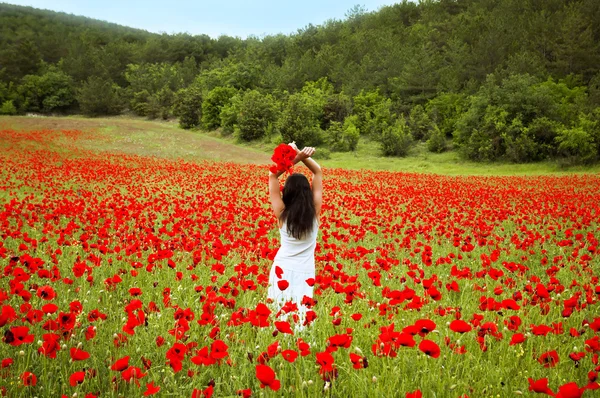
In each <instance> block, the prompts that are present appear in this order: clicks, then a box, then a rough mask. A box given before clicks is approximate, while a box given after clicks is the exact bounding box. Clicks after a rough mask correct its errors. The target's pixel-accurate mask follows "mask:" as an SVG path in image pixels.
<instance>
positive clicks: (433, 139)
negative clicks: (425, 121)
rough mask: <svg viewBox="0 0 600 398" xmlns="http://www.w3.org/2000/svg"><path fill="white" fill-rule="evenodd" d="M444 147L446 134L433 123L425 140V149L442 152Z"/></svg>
mask: <svg viewBox="0 0 600 398" xmlns="http://www.w3.org/2000/svg"><path fill="white" fill-rule="evenodd" d="M446 148H447V144H446V136H445V135H444V133H442V130H440V128H439V127H438V126H437V124H434V125H433V131H432V133H431V135H430V137H429V139H428V140H427V149H428V150H429V152H436V153H442V152H444V151H445V150H446Z"/></svg>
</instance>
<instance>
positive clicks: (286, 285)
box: [277, 279, 290, 291]
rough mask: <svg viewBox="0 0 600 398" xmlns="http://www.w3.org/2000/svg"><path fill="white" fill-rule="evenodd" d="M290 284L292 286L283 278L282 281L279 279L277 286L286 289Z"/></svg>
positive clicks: (282, 289)
mask: <svg viewBox="0 0 600 398" xmlns="http://www.w3.org/2000/svg"><path fill="white" fill-rule="evenodd" d="M288 286H290V283H289V282H288V281H286V280H285V279H282V280H280V281H277V287H278V288H279V290H281V291H284V290H285V289H287V288H288Z"/></svg>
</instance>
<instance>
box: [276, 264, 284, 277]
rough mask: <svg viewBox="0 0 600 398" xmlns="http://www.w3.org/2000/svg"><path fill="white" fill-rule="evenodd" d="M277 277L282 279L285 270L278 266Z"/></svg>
mask: <svg viewBox="0 0 600 398" xmlns="http://www.w3.org/2000/svg"><path fill="white" fill-rule="evenodd" d="M275 275H276V276H277V279H281V276H282V275H283V270H282V269H281V267H279V266H278V265H276V266H275Z"/></svg>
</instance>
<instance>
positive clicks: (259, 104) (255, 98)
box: [234, 90, 277, 141]
mask: <svg viewBox="0 0 600 398" xmlns="http://www.w3.org/2000/svg"><path fill="white" fill-rule="evenodd" d="M276 120H277V112H276V107H275V100H274V99H273V97H272V96H271V95H270V94H266V95H263V94H261V93H260V92H259V91H257V90H248V91H246V92H244V94H243V95H242V97H241V101H240V104H239V113H238V115H237V122H236V125H235V130H234V131H235V134H236V135H237V137H238V138H240V139H241V140H244V141H251V140H255V139H257V138H261V137H264V136H265V135H266V134H267V130H268V129H269V128H272V126H273V125H274V123H275V121H276Z"/></svg>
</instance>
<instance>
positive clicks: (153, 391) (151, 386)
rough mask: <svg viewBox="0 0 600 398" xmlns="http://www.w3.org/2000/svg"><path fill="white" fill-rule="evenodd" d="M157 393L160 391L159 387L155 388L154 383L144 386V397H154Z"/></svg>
mask: <svg viewBox="0 0 600 398" xmlns="http://www.w3.org/2000/svg"><path fill="white" fill-rule="evenodd" d="M159 391H160V387H159V386H155V385H154V382H153V381H151V382H150V383H148V384H146V391H144V397H147V396H150V395H154V394H156V393H157V392H159Z"/></svg>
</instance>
